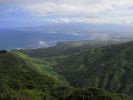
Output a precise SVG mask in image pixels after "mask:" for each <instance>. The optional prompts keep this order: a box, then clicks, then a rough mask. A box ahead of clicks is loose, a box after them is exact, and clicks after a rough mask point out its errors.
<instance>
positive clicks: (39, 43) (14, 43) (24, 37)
mask: <svg viewBox="0 0 133 100" xmlns="http://www.w3.org/2000/svg"><path fill="white" fill-rule="evenodd" d="M87 39H92V36H90V35H87V34H77V33H47V32H35V31H23V30H12V29H0V49H14V48H39V47H48V46H52V45H55V44H56V43H57V42H60V41H75V40H87Z"/></svg>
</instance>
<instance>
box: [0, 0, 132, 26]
mask: <svg viewBox="0 0 133 100" xmlns="http://www.w3.org/2000/svg"><path fill="white" fill-rule="evenodd" d="M3 3H4V4H8V5H9V4H10V5H14V4H15V5H18V7H21V9H23V10H24V11H26V12H28V13H29V14H30V15H32V16H34V17H42V18H44V19H46V20H47V21H48V22H51V23H52V22H53V23H71V22H77V23H111V24H132V23H133V10H132V5H133V1H132V0H76V1H75V0H1V1H0V4H3ZM16 8H17V7H15V6H14V7H12V8H10V9H9V8H8V7H7V8H4V9H5V10H3V11H2V9H1V8H0V10H1V11H2V12H3V13H4V12H6V14H7V13H9V11H12V12H15V11H16V12H18V10H16ZM2 12H1V13H2ZM89 16H91V17H89Z"/></svg>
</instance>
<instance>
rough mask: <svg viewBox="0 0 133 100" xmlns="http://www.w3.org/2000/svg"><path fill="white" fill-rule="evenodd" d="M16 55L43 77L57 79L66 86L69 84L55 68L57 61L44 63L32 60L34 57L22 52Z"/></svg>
mask: <svg viewBox="0 0 133 100" xmlns="http://www.w3.org/2000/svg"><path fill="white" fill-rule="evenodd" d="M15 54H17V56H19V57H20V58H22V59H23V60H24V61H25V62H26V63H29V64H30V65H32V66H31V67H32V68H33V69H35V70H37V71H38V72H39V73H41V74H42V75H48V76H49V77H53V78H55V79H57V80H60V81H62V82H63V83H64V84H68V82H67V81H66V80H65V79H64V77H63V76H61V75H60V74H59V73H58V72H57V71H55V69H54V68H53V66H54V65H55V64H56V62H55V61H53V60H50V61H46V60H45V61H42V60H40V59H35V58H32V57H30V56H28V55H26V54H24V53H21V52H15Z"/></svg>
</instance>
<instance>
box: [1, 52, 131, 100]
mask: <svg viewBox="0 0 133 100" xmlns="http://www.w3.org/2000/svg"><path fill="white" fill-rule="evenodd" d="M21 56H22V54H21ZM25 60H26V59H25ZM79 99H81V100H83V99H86V100H90V99H91V100H101V99H102V100H132V98H131V97H128V96H125V95H118V94H114V93H110V92H107V91H104V90H100V89H94V88H88V89H75V88H71V87H66V86H62V84H61V83H60V82H59V81H57V80H55V79H53V78H51V77H48V76H47V75H45V74H44V73H43V74H42V73H40V72H39V71H38V70H36V69H34V67H33V65H32V64H30V63H28V61H27V62H25V61H24V60H23V59H22V58H21V57H20V54H19V56H18V53H17V54H14V53H4V54H1V53H0V100H79Z"/></svg>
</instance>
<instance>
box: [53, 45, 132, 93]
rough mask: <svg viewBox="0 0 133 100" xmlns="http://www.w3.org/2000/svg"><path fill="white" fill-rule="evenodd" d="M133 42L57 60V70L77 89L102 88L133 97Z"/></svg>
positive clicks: (95, 49)
mask: <svg viewBox="0 0 133 100" xmlns="http://www.w3.org/2000/svg"><path fill="white" fill-rule="evenodd" d="M132 51H133V42H130V43H126V44H121V45H114V46H107V47H102V48H94V49H91V50H88V51H85V52H81V53H78V54H73V55H70V56H68V57H65V58H63V59H62V58H61V59H60V58H58V59H56V60H57V62H58V63H57V65H56V66H55V68H56V70H57V71H58V72H59V73H60V74H62V75H63V76H65V77H66V79H67V80H68V81H69V82H70V83H71V85H73V86H76V87H88V86H89V87H99V88H104V89H107V90H110V91H115V92H118V93H126V94H129V95H133V79H132V77H133V73H132V72H133V52H132Z"/></svg>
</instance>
